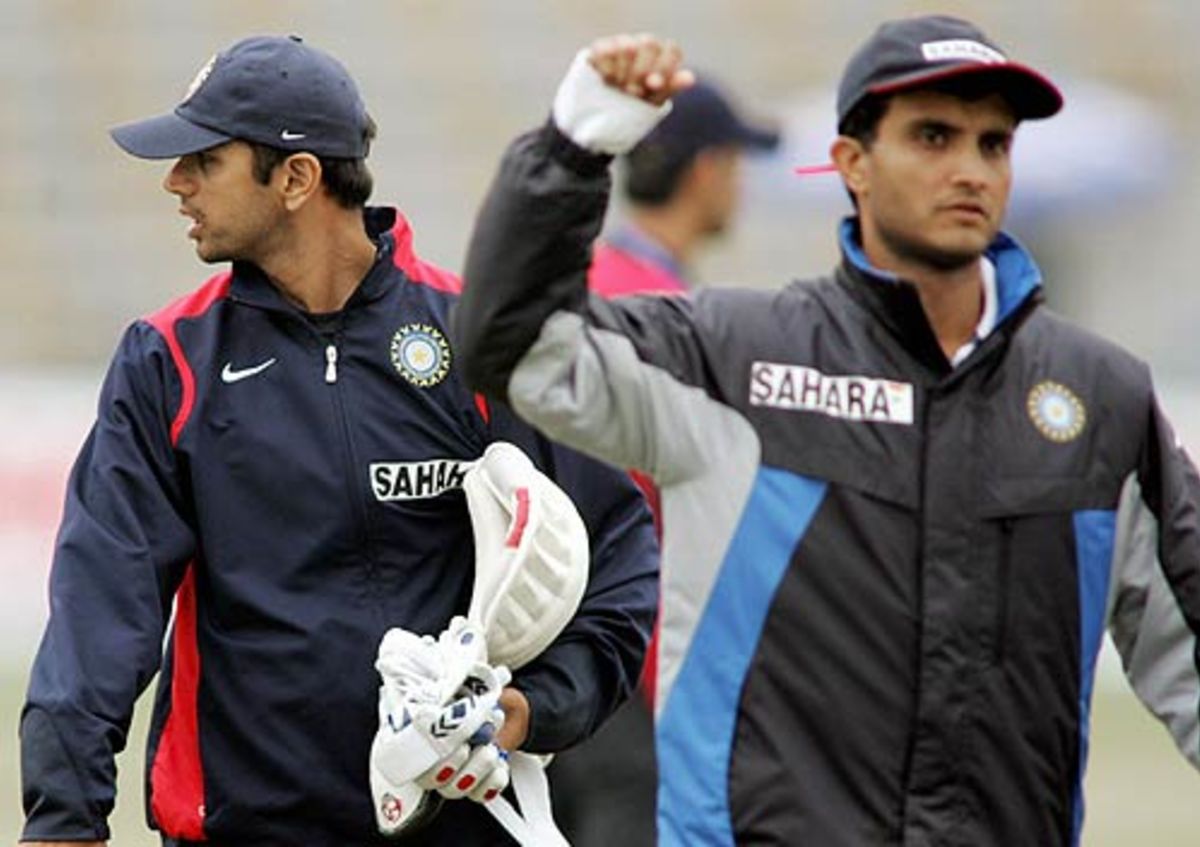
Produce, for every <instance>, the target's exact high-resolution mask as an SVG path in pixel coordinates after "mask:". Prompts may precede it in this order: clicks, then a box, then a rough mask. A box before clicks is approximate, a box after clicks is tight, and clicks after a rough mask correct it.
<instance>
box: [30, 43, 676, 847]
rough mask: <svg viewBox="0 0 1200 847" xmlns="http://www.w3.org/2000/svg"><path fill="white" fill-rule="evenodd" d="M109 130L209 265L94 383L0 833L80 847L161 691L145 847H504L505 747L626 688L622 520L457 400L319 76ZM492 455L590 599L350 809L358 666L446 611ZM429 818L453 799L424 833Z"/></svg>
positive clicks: (438, 318) (362, 747)
mask: <svg viewBox="0 0 1200 847" xmlns="http://www.w3.org/2000/svg"><path fill="white" fill-rule="evenodd" d="M112 135H113V138H114V139H115V140H116V142H117V143H118V144H119V145H120V146H121V147H122V148H124V149H125V150H127V151H128V152H130V153H132V154H133V155H135V156H139V157H142V158H148V159H167V160H173V162H172V164H171V165H170V167H169V169H168V171H167V175H166V178H165V180H164V182H163V187H164V188H165V189H166V190H167V191H168V192H170V193H171V194H172V195H174V196H175V197H176V198H178V200H179V211H180V213H181V214H182V215H183V216H184V217H186V218H187V219H188V221H189V228H188V236H189V238H191V239H192V240H193V241H194V242H195V245H196V252H197V255H199V257H200V258H201V259H202V260H203V261H205V262H208V263H223V262H231V263H232V264H231V266H230V267H228V268H224V269H222V270H220V271H219V272H218V273H217V274H216V275H215V276H213V277H212V278H211V279H210V280H209V281H208V282H206V283H205V284H204V285H202V286H201V287H200V288H198V289H197V290H195V291H193V292H192V293H190V294H188V295H185V296H184V297H181V298H180V299H179V300H177V301H175V302H174V303H172V304H171V305H169V306H167V307H166V308H165V309H163V310H161V311H159V312H156V313H155V314H153V315H150V316H148V317H146V318H143V319H141V320H137V321H135V322H134V323H133V324H132V325H131V326H130V327H129V329H128V330H127V331H126V333H125V335H124V337H123V339H122V340H121V343H120V346H119V347H118V349H117V352H116V354H115V357H114V359H113V361H112V364H111V367H110V370H109V373H108V377H107V379H106V381H105V384H104V387H103V390H102V393H101V397H100V404H99V413H98V417H97V420H96V422H95V425H94V426H93V428H92V431H91V433H90V435H89V437H88V439H87V442H86V444H85V445H84V447H83V449H82V451H81V453H80V455H79V457H78V460H77V461H76V464H75V467H74V470H73V472H72V475H71V480H70V484H69V487H68V492H67V501H66V506H65V512H64V516H63V523H62V527H61V530H60V533H59V536H58V542H57V546H56V550H55V556H54V563H53V568H52V573H51V584H50V607H51V608H50V619H49V622H48V623H47V627H46V632H45V637H44V639H43V641H42V645H41V648H40V650H39V652H38V655H37V658H36V660H35V662H34V666H33V669H32V673H31V679H30V685H29V693H28V700H27V703H26V706H25V709H24V711H23V714H22V719H21V749H22V777H23V783H24V805H25V814H26V820H25V827H24V831H23V835H22V838H23V839H24V840H25V841H26V842H31V843H38V844H59V843H67V842H70V843H75V844H78V843H85V844H99V843H102V842H104V841H105V840H107V839H108V837H109V830H108V826H107V818H108V815H109V812H110V811H111V809H112V807H113V803H114V777H115V770H114V758H113V757H114V755H115V754H116V753H118V752H119V751H120V750H121V749H122V748H123V747H124V745H125V740H126V733H127V731H128V728H129V721H130V716H131V712H132V710H133V706H134V701H135V700H136V699H137V697H138V696H139V695H140V694H141V692H142V691H143V689H144V688H145V687H146V686H147V684H148V683H149V682H150V679H151V678H152V677H153V676H154V674H155V672H156V671H158V670H159V669H160V667H161V677H160V683H159V687H158V696H157V700H156V706H155V711H154V717H153V722H152V728H151V732H150V740H149V747H148V760H147V771H148V772H147V779H146V785H147V791H148V797H147V811H148V817H149V821H150V823H151V824H152V825H153V826H154V827H155V828H156V829H158V830H159V831H160V832H161V833H162V835H163V838H164V841H165V842H166V843H167V844H169V845H190V844H197V843H215V844H221V845H299V844H304V845H313V846H314V847H344V845H348V844H354V845H369V844H390V843H397V842H396V840H395V839H388V838H385V837H384V836H383V835H382V834H381V832H380V831H385V832H387V833H389V834H393V835H398V836H399V843H419V844H446V845H450V844H454V845H457V844H511V843H512V841H511V839H509V838H508V836H507V835H506V834H505V832H504V831H503V830H502V829H501V828H500V825H499V824H497V823H496V822H495V821H493V820H492V819H491V817H489V815H488V813H487V811H486V809H485V806H487V805H488V804H493V802H494V801H495V800H496V798H497V795H498V792H499V790H500V789H501V788H502V787H503V784H504V781H505V779H506V778H507V767H506V766H505V765H504V764H503V763H504V761H505V759H506V756H507V754H508V752H509V751H512V750H517V749H519V748H522V749H526V750H529V751H532V752H552V751H557V750H559V749H562V748H563V747H565V746H568V745H570V744H573V743H576V742H577V741H579V740H580V739H582V738H583V737H585V736H587V735H588V734H589V733H590V732H592V731H593V730H594V729H595V728H596V726H598V725H599V723H600V722H601V721H603V720H604V719H605V718H606V717H607V715H608V714H609V713H610V712H611V711H612V710H613V709H614V708H616V706H617V705H618V704H619V703H620V702H621V701H622V700H623V699H624V698H625V697H626V696H627V695H628V693H629V692H630V690H631V689H632V687H633V685H634V683H635V681H636V678H637V673H638V669H639V668H640V666H641V661H642V656H643V653H644V650H645V645H646V642H647V641H648V639H649V634H650V629H651V624H652V620H653V616H654V613H655V608H656V604H657V552H656V551H657V548H656V544H655V539H654V535H653V525H652V523H651V520H650V517H649V513H648V512H647V511H646V509H645V506H644V504H643V503H642V499H641V497H640V495H639V494H638V493H637V491H636V489H635V488H634V487H633V486H632V484H630V483H629V482H628V481H627V480H626V479H625V477H624V475H623V474H621V473H618V472H617V471H614V470H612V469H610V468H605V467H603V466H602V465H600V464H598V463H596V462H594V461H591V460H587V459H584V458H583V457H582V456H579V455H578V454H575V453H572V452H571V451H569V450H566V449H564V448H561V447H559V446H557V445H554V444H552V443H550V442H548V441H547V440H546V439H545V438H543V437H541V436H539V435H537V434H536V433H535V432H534V431H533V430H532V429H531V428H530V427H528V426H527V425H525V424H523V423H521V422H519V421H517V420H516V419H515V417H514V416H513V415H512V413H511V412H510V411H508V410H507V409H505V408H504V407H503V406H502V405H499V404H492V403H488V402H486V401H485V400H484V399H483V398H481V397H479V396H478V395H476V394H474V393H473V392H471V391H470V390H469V389H467V388H466V386H465V385H464V383H463V382H462V381H461V380H460V378H459V368H458V363H457V361H456V357H457V353H456V350H455V348H454V347H453V345H452V344H451V343H450V341H449V339H448V331H447V329H446V325H447V315H448V310H449V308H450V305H451V304H452V303H453V302H454V300H455V299H456V296H457V293H456V292H457V289H458V281H457V279H456V278H455V277H454V276H453V275H452V274H450V273H448V272H446V271H442V270H440V269H438V268H435V267H433V266H431V265H429V264H427V263H425V262H423V261H421V260H420V259H419V258H418V257H417V256H416V254H415V253H414V250H413V244H412V234H411V231H410V229H409V227H408V224H407V223H406V222H405V220H404V219H403V217H401V216H400V214H399V213H398V212H397V211H396V210H394V209H383V208H367V207H365V205H364V204H365V203H366V201H367V199H368V197H369V195H370V193H371V184H372V180H371V174H370V172H369V170H368V169H367V166H366V161H365V160H366V157H367V154H368V152H369V148H370V145H371V141H372V139H373V137H374V135H375V127H374V124H373V122H372V120H371V118H370V117H369V116H368V114H367V111H366V109H365V108H364V106H363V102H362V99H361V98H360V96H359V94H358V90H357V87H356V85H355V83H354V81H353V80H352V79H351V77H350V76H349V74H348V73H347V72H346V70H345V68H343V67H342V65H341V64H340V63H338V62H337V61H336V60H335V59H333V58H332V57H330V56H328V55H326V54H325V53H322V52H321V51H319V50H316V49H314V48H312V47H310V46H309V45H307V44H305V43H304V42H302V41H301V40H300V39H298V38H281V37H255V38H249V39H246V40H243V41H240V42H238V43H237V44H234V45H233V46H232V47H230V48H229V49H228V50H226V51H224V52H222V53H220V54H219V55H217V56H216V57H214V58H213V60H212V61H211V62H209V63H208V64H207V65H206V66H205V67H204V68H203V69H202V70H201V72H200V73H199V74H198V75H197V77H196V79H195V81H194V82H193V84H192V86H191V88H190V89H189V91H188V93H187V95H186V96H185V98H184V100H183V102H182V103H180V104H179V105H178V106H177V107H176V108H175V109H174V110H173V111H172V112H170V113H168V114H166V115H163V116H161V117H157V118H151V119H149V120H146V121H141V122H138V123H134V124H129V125H125V126H121V127H118V128H116V129H115V130H113V132H112ZM495 441H507V442H511V443H513V444H515V445H517V446H518V447H520V448H521V449H522V450H523V451H524V452H525V453H526V454H527V455H528V456H529V457H530V458H531V459H532V460H533V462H534V463H535V464H536V465H537V466H539V467H541V468H543V469H545V470H546V472H547V473H548V474H550V475H552V476H553V477H554V478H555V479H556V481H557V482H558V484H559V485H560V486H561V487H562V488H563V489H564V490H565V491H566V492H567V493H568V494H569V495H570V496H571V497H572V499H573V500H574V502H575V503H576V505H577V506H578V509H579V511H580V513H581V514H582V516H583V519H584V522H585V523H586V525H587V530H588V534H589V535H590V550H591V554H592V565H591V569H590V581H589V583H588V585H587V588H586V589H585V593H584V597H583V601H582V603H581V605H580V608H579V611H578V613H577V615H576V616H575V618H574V620H573V621H572V622H571V623H570V624H569V625H568V626H567V628H566V629H565V630H564V631H563V633H562V635H561V636H560V637H559V638H558V640H557V641H555V642H554V643H553V644H551V645H550V647H549V648H547V649H546V650H545V652H544V653H542V654H541V655H540V657H538V658H536V659H534V660H533V661H532V662H530V663H529V664H527V665H525V666H523V667H522V668H521V669H520V670H518V671H516V673H515V676H514V677H513V679H512V682H511V684H510V685H508V686H506V687H503V690H499V689H500V686H501V685H502V683H501V682H500V680H502V679H503V678H505V677H506V674H503V675H502V674H499V673H498V672H497V673H495V674H492V675H490V678H491V679H492V680H493V682H494V684H493V685H492V687H491V688H490V689H488V690H486V691H483V690H479V689H477V688H471V687H467V688H466V690H463V691H460V692H457V693H455V694H454V695H453V696H459V697H461V699H460V700H458V701H457V702H456V703H455V704H454V706H453V707H450V708H449V709H448V711H447V712H446V713H445V714H444V715H442V716H440V717H439V718H438V720H437V721H436V722H435V723H434V724H433V726H434V727H435V728H437V727H441V728H444V729H445V731H446V732H447V733H450V732H452V731H457V730H459V729H461V728H462V727H464V726H466V725H467V722H470V721H474V722H475V723H476V724H479V725H481V726H482V725H483V724H484V723H485V722H486V723H487V724H490V725H491V727H492V729H493V730H494V731H495V732H494V737H491V739H490V740H489V735H488V733H486V732H483V733H481V734H480V735H479V736H478V737H477V738H475V740H474V741H473V742H470V743H464V744H461V745H458V746H453V747H452V746H451V745H449V744H448V743H447V744H446V749H445V750H442V749H441V748H438V747H437V745H436V744H433V745H430V744H426V748H428V749H437V750H438V751H439V755H440V754H441V753H442V752H444V753H445V757H444V758H443V759H442V760H441V761H435V763H434V764H433V765H432V766H431V767H429V769H428V773H429V775H430V776H429V784H428V785H422V786H420V787H416V788H414V787H413V786H414V785H415V782H409V783H405V784H404V785H403V786H395V787H396V789H397V792H396V793H390V792H388V793H385V792H375V796H374V797H373V788H374V787H375V785H376V779H375V777H376V774H375V773H374V771H372V772H371V779H370V783H371V784H370V785H369V783H368V773H369V768H368V753H369V751H371V749H372V739H373V737H374V736H375V734H376V731H377V729H379V730H380V732H382V731H383V729H382V728H380V718H379V717H378V712H377V703H378V702H379V701H378V697H379V691H380V677H379V676H377V674H376V669H375V659H376V648H377V646H378V645H379V644H380V640H381V637H382V636H383V634H384V632H385V631H387V630H389V629H390V628H393V627H396V628H402V629H404V630H407V631H408V632H409V633H411V634H412V635H413V639H412V640H411V643H413V644H415V645H417V646H418V647H420V645H422V644H424V642H422V641H420V639H419V638H417V636H422V635H433V634H436V633H438V632H439V631H442V630H444V629H445V628H446V627H447V624H448V623H449V622H450V621H451V619H452V616H454V615H456V614H463V613H465V612H466V611H467V608H468V601H469V600H470V599H471V595H472V586H473V580H474V568H473V564H474V561H475V559H474V552H475V551H474V549H473V545H472V535H473V533H472V525H471V520H470V516H469V515H468V511H467V506H466V501H465V498H464V495H463V492H462V488H461V486H462V481H463V478H464V474H466V473H467V472H468V470H469V469H470V468H471V467H472V465H473V463H474V462H475V460H477V459H478V458H479V457H480V456H481V455H482V454H483V452H484V450H485V448H486V447H487V446H488V445H489V444H490V443H492V442H495ZM526 493H528V492H526ZM531 508H532V507H531ZM527 516H528V513H527ZM534 519H535V518H532V517H531V518H530V519H529V520H530V521H533V520H534ZM529 525H532V524H529ZM525 526H526V523H521V525H520V526H519V527H517V529H515V530H514V535H513V536H512V537H513V538H514V539H517V540H514V541H512V544H513V545H514V546H518V545H519V540H520V538H521V537H522V533H523V532H524V531H525V530H524V527H525ZM530 532H532V530H530ZM164 637H165V638H166V641H165V651H164ZM405 643H409V642H405ZM462 643H463V644H466V643H467V642H466V641H463V642H462ZM414 649H415V648H414ZM421 650H424V647H421ZM406 655H407V654H404V653H401V654H398V657H397V656H394V655H392V654H391V653H389V654H388V659H389V662H391V661H392V660H395V661H396V662H400V661H403V660H404V658H405V656H406ZM414 655H415V654H414ZM421 655H425V654H424V653H421ZM439 655H440V654H439ZM380 656H381V659H380V665H379V667H380V672H381V673H384V674H385V680H386V674H387V673H391V672H392V671H389V670H388V668H389V667H391V666H392V665H386V666H385V662H384V660H383V659H384V656H383V654H382V653H381V654H380ZM401 671H403V667H401V668H400V670H399V671H395V673H397V674H398V673H400V672H401ZM438 678H439V679H440V677H438ZM480 678H483V677H482V676H481V677H480ZM452 689H453V686H452ZM489 698H490V699H489ZM497 702H498V705H499V707H500V709H501V710H502V712H503V720H502V721H501V719H500V717H499V716H498V715H497V714H496V713H495V712H494V711H493V709H492V706H493V705H495V704H496V703H497ZM390 703H392V701H390V700H389V701H387V703H385V705H387V704H390ZM393 705H394V704H393ZM433 705H438V704H437V703H434V704H433ZM381 708H382V707H381ZM388 708H389V709H390V708H391V706H388ZM385 711H386V710H385ZM385 717H386V718H387V721H385V723H387V724H388V725H389V726H390V728H391V729H393V730H395V733H396V734H397V735H399V734H400V733H401V732H403V731H405V730H406V729H407V727H406V726H404V725H403V724H404V722H405V720H407V718H402V717H401V716H400V714H399V710H398V709H396V710H391V711H386V715H385ZM393 719H395V720H394V723H398V724H402V725H399V726H395V725H392V724H393ZM422 726H429V724H422ZM404 737H405V738H407V739H409V740H412V739H414V738H416V740H417V741H420V740H421V739H420V738H417V737H416V736H414V735H413V734H412V733H411V732H407V734H405V735H404ZM397 743H400V742H397ZM426 748H422V750H425V749H426ZM389 749H391V750H393V751H394V750H395V749H397V748H396V746H395V745H392V747H391V748H389ZM404 749H409V748H404ZM413 749H416V748H413ZM397 755H399V754H393V759H392V764H394V765H396V766H397V768H399V769H400V770H403V768H402V767H400V766H401V765H403V764H404V763H403V762H396V761H395V757H396V756H397ZM421 761H423V762H424V761H425V759H421ZM431 761H432V760H431ZM372 764H374V760H372ZM395 770H396V769H395V768H394V769H393V772H395ZM385 776H386V774H385ZM382 784H383V785H384V786H385V787H387V786H389V783H386V782H384V783H382ZM425 788H428V789H429V792H428V793H426V792H425V790H424V789H425ZM401 789H403V790H401ZM443 797H449V798H462V797H466V798H469V800H473V801H476V802H469V801H468V800H462V801H459V802H457V803H456V804H455V805H456V806H458V807H459V808H457V809H455V810H454V811H453V812H452V813H447V812H445V811H443V812H442V813H440V814H437V813H436V811H437V807H438V804H439V803H440V802H441V800H442V798H443ZM406 803H407V804H408V805H407V806H405V805H404V804H406ZM414 806H416V808H415V809H414ZM414 811H415V812H418V814H413V812H414ZM421 823H424V828H420V829H416V827H417V826H418V824H421ZM402 825H403V827H406V828H402ZM377 830H379V831H377Z"/></svg>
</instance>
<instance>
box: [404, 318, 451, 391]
mask: <svg viewBox="0 0 1200 847" xmlns="http://www.w3.org/2000/svg"><path fill="white" fill-rule="evenodd" d="M392 364H393V365H395V366H396V370H398V371H400V375H401V376H402V377H404V378H405V379H407V380H408V381H409V382H411V383H412V384H413V385H415V386H417V387H418V388H430V387H432V386H434V385H437V384H438V383H439V382H441V381H442V380H443V379H445V378H446V374H448V373H450V344H449V342H447V341H446V336H444V335H442V333H441V331H440V330H439V329H438V328H437V327H434V326H430V325H429V324H407V325H405V326H402V327H400V328H399V329H398V330H396V334H395V335H393V336H392Z"/></svg>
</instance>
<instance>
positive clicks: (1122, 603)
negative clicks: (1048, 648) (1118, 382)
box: [1109, 404, 1200, 768]
mask: <svg viewBox="0 0 1200 847" xmlns="http://www.w3.org/2000/svg"><path fill="white" fill-rule="evenodd" d="M1198 510H1200V477H1198V476H1197V474H1196V469H1195V467H1194V466H1193V465H1192V463H1191V461H1190V460H1189V459H1188V457H1187V455H1186V453H1185V452H1184V451H1183V448H1182V446H1181V445H1180V444H1179V442H1178V441H1177V439H1176V438H1175V435H1174V433H1173V432H1172V431H1171V428H1170V425H1169V424H1168V423H1167V421H1166V419H1165V418H1164V416H1163V414H1162V412H1161V411H1160V410H1159V408H1158V406H1157V404H1154V405H1152V407H1151V410H1150V420H1149V422H1148V427H1147V435H1146V440H1145V444H1144V446H1143V451H1142V458H1141V462H1140V468H1139V470H1138V472H1137V473H1136V474H1134V475H1131V476H1130V478H1129V479H1128V480H1127V481H1126V483H1125V488H1124V490H1123V492H1122V497H1121V504H1120V508H1119V510H1118V513H1117V531H1116V543H1115V550H1114V561H1113V583H1112V587H1111V591H1110V595H1109V598H1110V599H1109V631H1110V634H1111V635H1112V639H1113V642H1114V644H1115V645H1116V647H1117V650H1118V652H1119V653H1120V654H1121V660H1122V662H1123V664H1124V667H1125V672H1126V675H1127V676H1128V678H1129V681H1130V684H1131V685H1132V686H1133V689H1134V691H1135V692H1136V693H1137V695H1138V697H1139V699H1141V701H1142V702H1143V703H1144V704H1145V705H1146V707H1147V708H1148V709H1149V710H1150V711H1151V712H1153V713H1154V714H1155V716H1156V717H1158V719H1159V720H1161V721H1162V722H1163V724H1164V725H1165V726H1166V727H1167V729H1168V730H1169V731H1170V733H1171V736H1172V738H1174V740H1175V743H1176V744H1177V745H1178V746H1179V749H1180V750H1181V751H1182V752H1183V754H1184V755H1185V756H1186V757H1187V759H1188V761H1190V762H1191V763H1192V764H1193V765H1194V766H1196V767H1197V768H1200V511H1198Z"/></svg>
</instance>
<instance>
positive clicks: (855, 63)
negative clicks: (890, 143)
mask: <svg viewBox="0 0 1200 847" xmlns="http://www.w3.org/2000/svg"><path fill="white" fill-rule="evenodd" d="M967 76H971V77H975V78H977V79H978V80H979V84H981V85H987V86H995V90H996V93H998V94H1001V95H1003V96H1004V97H1005V99H1007V100H1008V102H1009V103H1010V104H1011V105H1012V107H1013V110H1014V111H1015V113H1016V117H1017V118H1018V119H1021V120H1024V119H1030V118H1048V117H1050V116H1051V115H1053V114H1055V113H1056V112H1057V111H1058V110H1059V109H1061V108H1062V104H1063V98H1062V94H1061V93H1060V92H1059V90H1058V88H1057V87H1056V86H1055V85H1054V83H1052V82H1050V80H1048V79H1047V78H1046V77H1045V76H1043V75H1042V74H1040V73H1038V72H1037V71H1035V70H1034V69H1033V68H1030V67H1028V66H1026V65H1022V64H1019V63H1017V62H1012V61H1010V60H1009V59H1008V57H1007V56H1005V54H1004V51H1003V50H1001V49H1000V48H999V47H998V46H996V44H995V43H994V42H993V41H991V40H990V39H989V38H988V37H987V36H986V35H984V34H983V32H982V31H981V30H980V29H979V28H978V27H976V26H975V25H974V24H971V23H968V22H967V21H964V20H961V19H959V18H952V17H948V16H946V15H924V16H921V17H913V18H903V19H901V20H895V21H889V22H887V23H885V24H883V25H882V26H880V27H879V29H877V30H876V31H875V34H874V35H872V36H871V37H870V38H869V39H867V42H866V43H865V44H863V46H862V47H860V48H859V49H858V52H856V53H855V54H854V55H853V56H852V57H851V58H850V62H849V63H848V64H847V65H846V70H845V72H844V73H843V74H842V81H841V84H840V85H839V86H838V94H837V119H838V127H839V128H840V127H841V126H842V124H843V122H844V121H845V120H846V116H847V115H849V114H850V112H851V111H853V109H854V107H855V106H857V105H858V104H859V103H861V102H862V101H863V100H865V99H866V98H868V97H870V96H872V95H885V94H892V93H894V92H897V91H907V90H911V89H915V88H926V87H929V86H930V85H936V84H938V83H940V82H942V81H945V80H950V79H954V78H960V77H967Z"/></svg>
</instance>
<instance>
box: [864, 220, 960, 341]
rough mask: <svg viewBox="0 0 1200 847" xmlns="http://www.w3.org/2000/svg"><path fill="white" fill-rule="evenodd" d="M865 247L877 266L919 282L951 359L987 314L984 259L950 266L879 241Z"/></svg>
mask: <svg viewBox="0 0 1200 847" xmlns="http://www.w3.org/2000/svg"><path fill="white" fill-rule="evenodd" d="M870 240H871V239H868V238H866V237H864V239H863V251H864V253H865V254H866V256H867V261H869V262H870V263H871V265H872V266H873V267H876V268H879V269H880V270H885V271H888V272H889V273H893V274H895V275H896V276H898V277H900V278H901V279H904V280H907V281H908V282H911V283H912V284H913V285H914V286H916V289H917V294H918V296H919V297H920V298H921V306H922V308H923V309H924V310H925V317H926V319H927V320H928V321H929V326H930V327H931V328H932V329H933V334H934V335H935V336H936V337H937V340H938V346H940V347H941V348H942V352H943V353H944V354H945V355H946V358H947V359H948V360H950V359H953V358H954V354H955V353H956V352H958V349H959V348H960V347H962V346H963V345H964V344H966V343H967V342H968V341H970V340H971V338H972V337H974V335H975V328H976V327H977V326H978V324H979V319H980V317H981V316H982V314H983V308H984V291H983V260H982V258H981V259H979V260H976V261H974V262H970V263H968V264H966V265H963V266H961V267H957V268H953V269H950V270H946V269H943V268H936V267H933V266H931V265H929V264H927V263H924V262H919V261H915V260H912V259H905V258H904V257H901V256H898V255H896V254H895V253H894V252H892V251H890V250H887V249H886V248H884V247H883V246H882V245H880V244H879V243H878V242H876V243H873V244H872V243H868V242H869V241H870Z"/></svg>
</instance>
